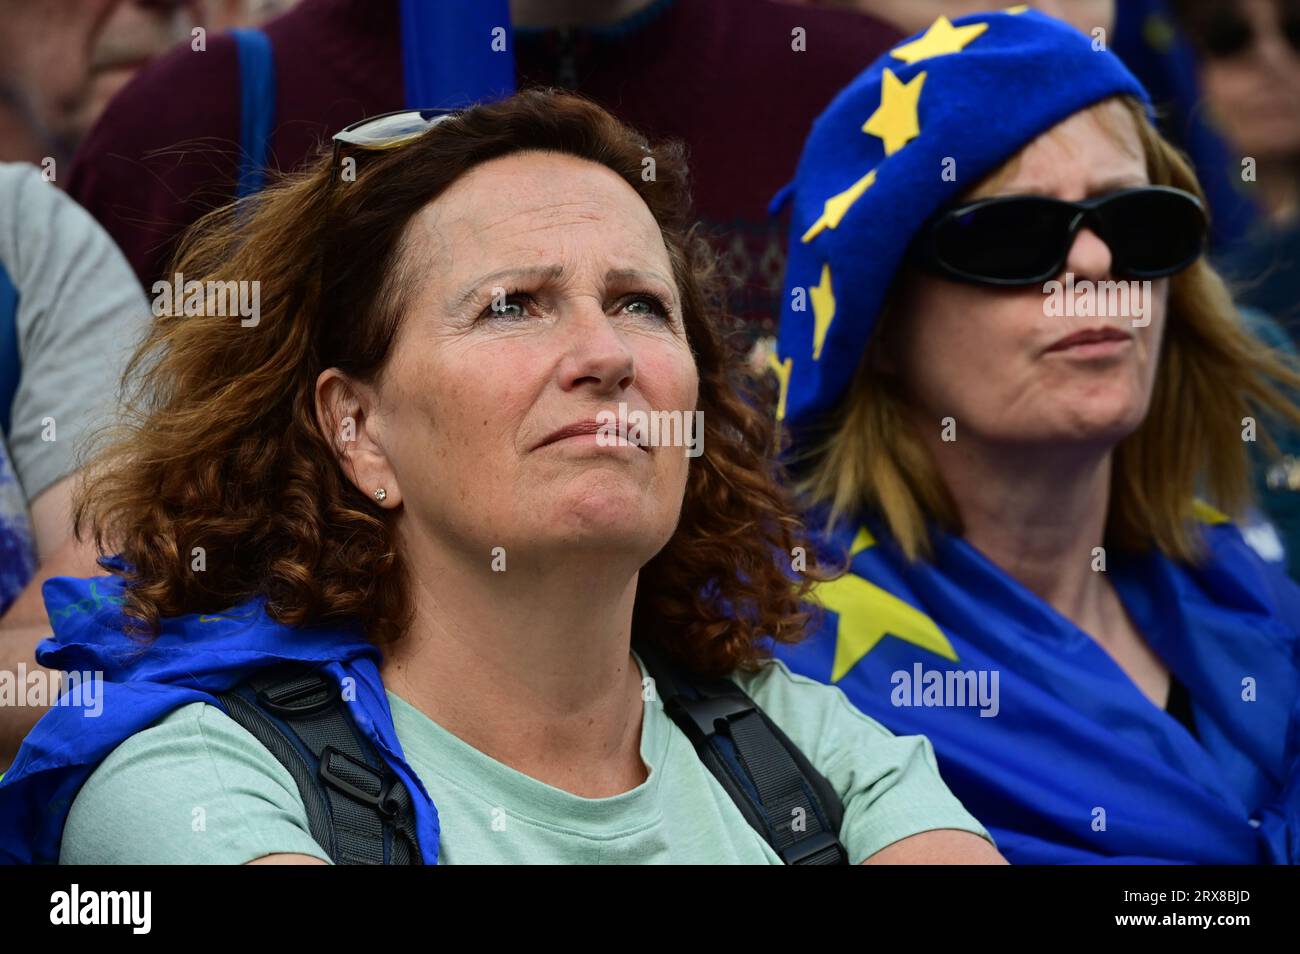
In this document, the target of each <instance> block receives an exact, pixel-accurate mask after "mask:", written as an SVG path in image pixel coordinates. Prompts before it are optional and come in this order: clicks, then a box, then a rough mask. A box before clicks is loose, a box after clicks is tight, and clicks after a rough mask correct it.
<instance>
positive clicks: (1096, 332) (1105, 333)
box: [1043, 327, 1133, 354]
mask: <svg viewBox="0 0 1300 954" xmlns="http://www.w3.org/2000/svg"><path fill="white" fill-rule="evenodd" d="M1132 340H1133V334H1132V332H1129V331H1125V330H1124V329H1122V328H1113V327H1104V328H1084V329H1083V330H1081V331H1076V332H1074V333H1073V334H1070V335H1066V336H1065V337H1064V338H1061V339H1060V340H1058V341H1056V342H1055V343H1054V344H1053V345H1052V346H1051V347H1049V348H1047V349H1046V350H1045V351H1044V352H1043V353H1044V354H1050V353H1052V352H1054V351H1068V350H1070V349H1071V348H1077V347H1080V346H1082V345H1091V344H1102V343H1104V342H1107V341H1132Z"/></svg>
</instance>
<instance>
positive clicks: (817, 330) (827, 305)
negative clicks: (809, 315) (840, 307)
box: [808, 264, 835, 361]
mask: <svg viewBox="0 0 1300 954" xmlns="http://www.w3.org/2000/svg"><path fill="white" fill-rule="evenodd" d="M808 297H809V298H811V299H812V306H813V360H814V361H816V360H818V359H819V358H821V356H822V345H824V344H825V343H826V332H828V331H830V329H831V321H832V320H834V318H835V293H834V292H833V291H831V267H830V265H829V264H823V265H822V280H821V281H820V282H818V283H817V284H816V285H815V286H813V287H812V288H810V289H808Z"/></svg>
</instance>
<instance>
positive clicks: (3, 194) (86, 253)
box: [0, 163, 152, 503]
mask: <svg viewBox="0 0 1300 954" xmlns="http://www.w3.org/2000/svg"><path fill="white" fill-rule="evenodd" d="M0 263H2V264H3V265H4V268H5V271H6V272H8V273H9V279H10V281H12V282H13V284H14V286H15V287H16V288H17V290H18V313H17V316H16V320H17V331H18V355H19V360H20V365H21V369H22V370H21V373H20V375H19V379H18V387H17V391H16V392H15V394H14V401H13V410H12V414H11V417H10V428H9V435H8V438H7V440H6V444H7V446H8V449H9V458H10V460H11V461H12V462H13V468H14V472H15V473H16V474H17V476H18V481H19V483H20V484H21V485H22V488H23V493H24V495H25V496H26V498H27V500H28V502H29V503H30V501H31V500H32V499H33V498H35V497H36V496H38V495H39V494H40V493H41V492H42V491H43V490H46V489H47V488H49V487H50V486H51V485H52V484H54V483H56V482H58V481H59V480H60V479H62V478H63V477H66V476H67V475H68V474H71V473H73V472H74V471H76V470H77V467H78V466H79V463H80V462H79V461H78V459H77V453H78V451H79V450H80V448H81V445H82V442H83V441H84V439H85V438H86V436H87V435H88V434H89V433H90V432H91V431H92V430H94V429H95V428H96V427H97V426H99V425H102V424H104V423H107V422H108V421H109V420H111V417H112V414H113V410H114V406H115V404H116V401H117V386H118V379H119V378H120V376H121V373H122V369H123V368H124V367H125V364H126V360H127V358H128V357H129V356H130V353H131V350H132V349H133V348H134V346H135V345H136V344H137V343H138V341H139V339H140V337H141V336H142V335H143V334H144V331H145V329H146V328H147V327H148V324H149V322H150V321H151V320H152V313H151V312H150V309H149V302H148V299H146V298H145V294H144V290H143V289H142V288H141V287H140V283H139V282H138V281H137V280H136V277H135V273H134V272H132V271H131V267H130V266H129V265H128V264H127V262H126V259H125V258H124V257H123V255H122V253H121V252H120V251H119V250H118V248H117V246H116V245H114V244H113V240H112V239H111V238H109V236H108V233H107V232H105V231H104V230H103V229H102V228H101V227H100V225H99V223H98V222H96V221H95V220H94V219H93V218H91V216H90V213H88V212H86V210H85V209H83V208H82V207H81V206H79V205H77V203H76V202H74V201H73V200H72V199H70V198H68V197H67V196H66V195H64V194H63V193H62V192H60V191H59V189H58V188H57V187H56V186H55V185H54V184H53V183H49V182H46V181H45V180H44V179H43V178H42V177H41V174H40V171H39V170H38V169H37V168H36V167H35V166H31V165H27V164H25V163H0ZM6 383H10V382H6ZM51 422H52V423H53V428H52V430H51ZM51 437H53V439H52V440H51V439H50V438H51Z"/></svg>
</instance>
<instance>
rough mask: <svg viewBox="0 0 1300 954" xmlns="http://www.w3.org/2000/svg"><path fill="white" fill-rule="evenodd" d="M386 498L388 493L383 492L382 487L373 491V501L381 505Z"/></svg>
mask: <svg viewBox="0 0 1300 954" xmlns="http://www.w3.org/2000/svg"><path fill="white" fill-rule="evenodd" d="M387 497H388V491H387V490H385V489H384V488H383V487H380V488H378V489H377V490H376V491H375V499H376V500H378V501H380V502H381V503H382V502H383V501H384V500H385V499H386V498H387Z"/></svg>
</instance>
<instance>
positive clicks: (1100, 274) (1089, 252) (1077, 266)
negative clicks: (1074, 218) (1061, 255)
mask: <svg viewBox="0 0 1300 954" xmlns="http://www.w3.org/2000/svg"><path fill="white" fill-rule="evenodd" d="M1113 264H1114V262H1113V261H1112V257H1111V253H1110V248H1109V246H1107V245H1106V243H1105V242H1103V241H1102V240H1101V236H1099V235H1098V234H1097V233H1096V232H1094V231H1092V229H1090V228H1087V227H1084V228H1081V229H1080V230H1079V231H1078V232H1077V233H1076V234H1075V236H1074V244H1073V245H1071V246H1070V254H1069V255H1067V256H1066V259H1065V270H1066V271H1067V272H1073V273H1074V276H1075V278H1087V279H1090V280H1092V281H1104V280H1106V279H1108V278H1109V277H1110V270H1111V267H1112V265H1113Z"/></svg>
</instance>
